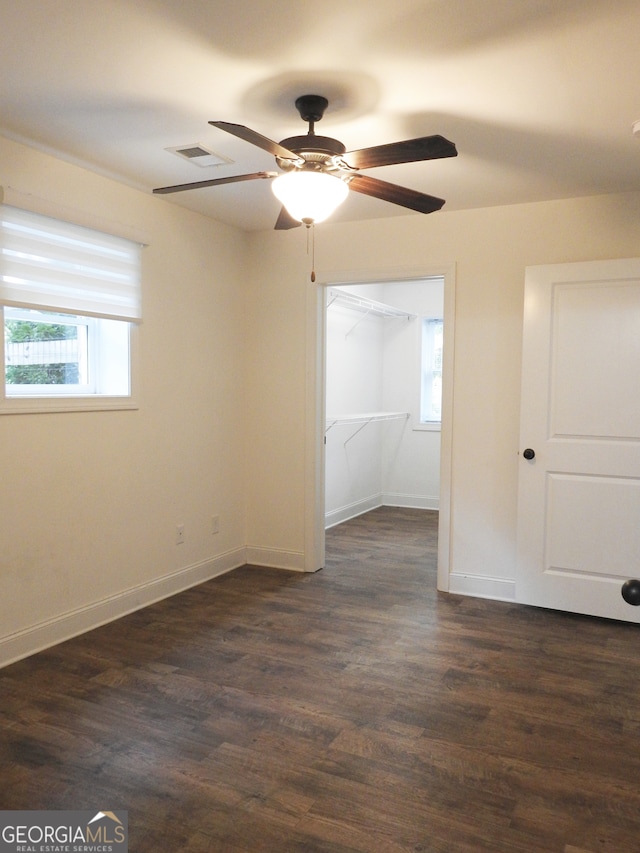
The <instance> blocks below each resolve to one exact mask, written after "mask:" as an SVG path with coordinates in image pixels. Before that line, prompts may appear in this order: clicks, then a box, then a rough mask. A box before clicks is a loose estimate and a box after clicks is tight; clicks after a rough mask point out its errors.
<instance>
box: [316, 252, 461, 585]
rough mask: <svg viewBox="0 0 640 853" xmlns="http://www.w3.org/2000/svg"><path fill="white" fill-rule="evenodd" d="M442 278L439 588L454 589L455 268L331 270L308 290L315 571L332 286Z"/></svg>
mask: <svg viewBox="0 0 640 853" xmlns="http://www.w3.org/2000/svg"><path fill="white" fill-rule="evenodd" d="M433 276H442V278H443V279H444V311H443V317H444V349H443V365H442V425H441V435H440V509H439V517H438V575H437V577H438V579H437V588H438V589H439V590H441V591H443V592H448V590H449V577H450V571H451V522H452V482H451V471H452V459H453V413H454V366H455V365H454V362H455V291H456V266H455V263H451V264H444V265H442V264H438V265H436V264H434V265H432V266H431V265H425V266H424V267H419V268H407V267H391V268H386V269H383V270H381V269H376V270H331V271H328V272H326V273H324V274H323V275H322V276H321V279H320V280H319V281H318V282H316V283H315V284H311V283H308V285H307V290H306V296H307V298H306V318H307V329H306V343H307V346H306V364H305V368H306V406H305V413H306V416H305V502H304V503H305V506H304V527H305V549H304V550H305V571H307V572H316V571H318V570H319V569H321V568H322V567H323V566H324V561H325V491H324V487H325V483H324V478H325V445H324V433H325V421H326V402H325V390H326V389H325V382H326V376H325V363H326V324H327V305H326V290H327V288H328V287H332V286H337V285H345V284H384V283H389V282H399V281H413V280H418V279H424V278H430V277H433Z"/></svg>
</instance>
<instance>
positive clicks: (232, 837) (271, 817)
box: [0, 508, 640, 853]
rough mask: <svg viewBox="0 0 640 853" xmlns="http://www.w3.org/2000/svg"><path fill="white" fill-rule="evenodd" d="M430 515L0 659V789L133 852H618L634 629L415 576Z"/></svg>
mask: <svg viewBox="0 0 640 853" xmlns="http://www.w3.org/2000/svg"><path fill="white" fill-rule="evenodd" d="M436 530H437V515H436V514H435V513H431V512H425V511H420V510H405V509H389V508H386V509H380V510H375V511H374V512H372V513H369V514H367V515H366V516H362V517H360V518H358V519H355V520H353V521H351V522H348V523H346V524H344V525H341V526H339V527H337V528H334V529H333V530H331V531H329V532H328V535H327V566H326V568H325V569H324V570H323V571H321V572H318V573H317V574H315V575H302V574H296V573H289V572H281V571H275V570H269V569H262V568H255V567H245V568H243V569H240V570H237V571H235V572H233V573H231V574H229V575H226V576H224V577H221V578H218V579H216V580H214V581H211V582H209V583H206V584H203V585H202V586H200V587H197V588H195V589H193V590H190V591H188V592H185V593H183V594H182V595H180V596H176V597H174V598H173V599H170V600H167V601H164V602H161V603H159V604H157V605H155V606H153V607H150V608H147V609H146V610H143V611H140V612H138V613H135V614H132V615H131V616H128V617H126V618H124V619H122V620H120V621H119V622H117V623H113V624H111V625H107V626H105V627H103V628H100V629H98V630H95V631H93V632H91V633H89V634H86V635H84V636H83V637H79V638H77V639H74V640H71V641H69V642H67V643H64V644H62V645H60V646H58V647H56V648H53V649H51V650H49V651H46V652H43V653H41V654H38V655H35V656H34V657H32V658H30V659H28V660H25V661H21V662H19V663H17V664H14V665H12V666H10V667H7V668H5V669H4V670H2V671H0V727H1V728H0V731H1V741H0V808H2V809H102V810H105V809H116V810H117V809H126V810H128V812H129V827H130V847H129V849H130V850H131V851H135V853H151V851H163V852H164V851H166V853H177V851H181V853H182V852H183V851H186V853H201V852H202V853H204V852H205V851H206V853H210V851H215V853H218V851H220V853H257V851H266V853H320V851H323V853H408V851H411V853H418V852H419V851H420V853H639V851H640V643H639V640H640V634H639V633H638V627H637V626H634V625H627V624H621V623H614V622H607V621H604V620H595V619H589V618H585V617H579V616H572V615H567V614H562V613H556V612H550V611H544V610H536V609H532V608H525V607H521V606H517V605H510V604H505V603H500V602H491V601H483V600H479V599H470V598H461V597H456V596H447V595H442V594H438V593H437V592H436V591H435V555H436Z"/></svg>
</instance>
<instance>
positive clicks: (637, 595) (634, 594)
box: [622, 580, 640, 607]
mask: <svg viewBox="0 0 640 853" xmlns="http://www.w3.org/2000/svg"><path fill="white" fill-rule="evenodd" d="M622 597H623V598H624V600H625V601H626V602H627V604H633V606H634V607H638V605H640V581H639V580H630V581H625V582H624V583H623V584H622Z"/></svg>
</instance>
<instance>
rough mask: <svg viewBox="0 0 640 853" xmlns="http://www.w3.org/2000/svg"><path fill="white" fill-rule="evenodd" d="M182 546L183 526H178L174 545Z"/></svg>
mask: <svg viewBox="0 0 640 853" xmlns="http://www.w3.org/2000/svg"><path fill="white" fill-rule="evenodd" d="M183 544H184V524H179V525H178V526H177V527H176V545H183Z"/></svg>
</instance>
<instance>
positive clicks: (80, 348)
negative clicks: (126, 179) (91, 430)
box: [0, 205, 140, 412]
mask: <svg viewBox="0 0 640 853" xmlns="http://www.w3.org/2000/svg"><path fill="white" fill-rule="evenodd" d="M0 226H1V228H0V312H1V313H2V323H3V328H4V346H3V348H2V375H3V382H2V394H1V395H0V411H4V412H20V411H47V410H49V411H51V410H55V411H59V410H67V409H69V410H76V409H86V408H99V409H104V408H132V407H134V406H135V402H134V401H133V398H132V366H133V361H134V359H133V355H134V340H135V331H136V324H137V323H138V322H139V320H140V245H139V244H136V243H133V242H132V241H129V240H125V239H123V238H120V237H114V236H112V235H110V234H104V233H102V232H99V231H94V230H92V229H89V228H85V227H83V226H78V225H72V224H70V223H68V222H62V221H59V220H56V219H52V218H51V217H48V216H42V215H40V214H35V213H31V212H30V211H25V210H22V209H20V208H16V207H11V206H9V205H2V206H0Z"/></svg>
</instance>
